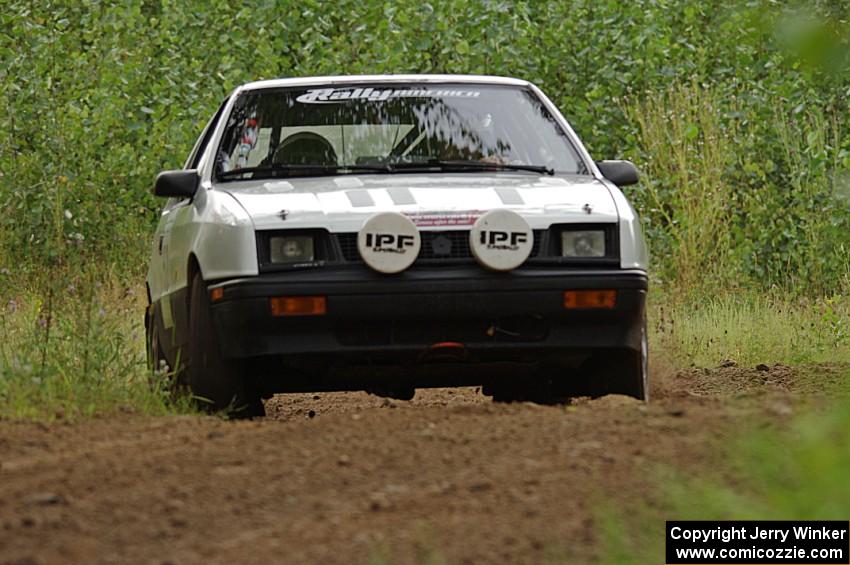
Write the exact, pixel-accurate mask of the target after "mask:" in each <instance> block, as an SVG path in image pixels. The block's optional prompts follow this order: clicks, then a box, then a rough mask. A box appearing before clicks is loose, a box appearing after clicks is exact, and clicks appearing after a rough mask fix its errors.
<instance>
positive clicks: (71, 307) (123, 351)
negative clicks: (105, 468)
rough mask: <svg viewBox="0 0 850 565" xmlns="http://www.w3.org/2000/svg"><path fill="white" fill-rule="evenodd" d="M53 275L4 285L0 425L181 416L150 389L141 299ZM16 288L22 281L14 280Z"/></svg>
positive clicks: (129, 291)
mask: <svg viewBox="0 0 850 565" xmlns="http://www.w3.org/2000/svg"><path fill="white" fill-rule="evenodd" d="M72 280H73V279H72V277H68V276H64V277H63V276H58V277H55V278H53V279H51V280H50V281H45V282H42V283H40V284H37V285H34V286H33V287H32V288H25V289H23V290H22V289H21V288H20V287H21V285H19V284H14V285H13V284H12V282H11V281H8V280H3V281H0V284H2V286H3V287H4V288H3V290H4V295H6V296H11V298H9V299H8V301H7V302H6V303H4V304H3V305H2V308H0V419H2V418H27V419H30V418H31V419H52V418H66V419H68V418H75V417H79V416H90V415H93V414H100V413H109V412H115V411H116V410H132V411H136V412H146V413H154V414H156V413H165V412H169V411H173V410H175V409H176V410H185V409H187V407H188V401H187V400H185V399H182V400H181V402H178V403H177V404H176V405H175V404H171V403H170V402H169V398H170V397H169V393H168V391H167V390H164V389H163V390H158V388H157V387H155V386H154V387H152V386H150V379H151V378H152V377H151V375H150V374H149V372H148V370H147V369H146V367H145V357H144V336H143V332H144V329H143V328H141V327H140V325H141V324H138V320H137V319H138V312H140V311H141V310H142V304H143V297H141V296H139V295H138V293H137V292H135V291H134V290H133V289H121V288H118V287H112V286H103V285H101V284H99V283H97V282H95V281H92V280H86V281H84V282H80V281H77V282H71V281H72ZM16 282H19V281H16Z"/></svg>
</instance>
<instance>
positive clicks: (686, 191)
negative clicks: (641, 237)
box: [628, 84, 735, 288]
mask: <svg viewBox="0 0 850 565" xmlns="http://www.w3.org/2000/svg"><path fill="white" fill-rule="evenodd" d="M719 108H720V105H719V103H718V100H717V95H716V94H715V93H714V92H713V91H711V90H707V89H704V88H702V87H700V86H699V85H697V84H682V85H677V86H674V87H672V88H670V89H669V90H667V91H666V92H661V93H656V94H650V95H649V96H648V97H647V98H646V99H645V100H644V101H641V102H639V103H637V104H636V105H634V106H632V107H630V108H628V115H629V118H630V119H631V120H632V122H634V123H636V124H637V125H638V126H639V140H640V143H641V146H642V149H643V151H644V152H645V155H646V158H645V160H644V161H643V163H642V165H643V174H644V182H643V185H644V187H645V189H646V194H647V197H648V198H647V199H646V204H648V210H646V211H647V212H648V218H649V219H652V220H653V221H654V222H656V223H657V224H658V226H659V229H658V230H656V231H655V232H654V233H655V235H661V234H662V233H663V235H665V236H666V237H667V238H668V241H666V242H665V243H666V245H665V246H663V247H660V248H659V249H658V251H660V252H661V253H662V254H663V255H661V258H660V260H656V264H660V265H663V266H664V267H665V268H666V269H667V270H668V272H669V273H674V276H675V284H676V286H679V287H681V288H693V287H694V286H697V285H700V286H701V285H702V284H703V283H704V282H705V281H706V280H716V279H717V278H723V276H724V275H725V273H726V271H727V270H728V268H729V248H730V242H731V237H730V235H731V234H730V230H729V224H730V222H731V219H732V213H731V212H732V211H731V207H730V196H731V194H732V187H731V186H730V185H729V183H728V182H727V179H726V178H725V176H724V174H725V172H726V169H727V167H728V166H729V165H730V164H731V163H732V162H733V160H734V152H735V147H734V146H733V145H732V144H730V143H729V142H728V141H729V139H730V138H734V137H735V132H734V131H732V132H730V131H726V128H725V125H724V123H723V122H722V121H721V120H720V119H719V116H718V112H719Z"/></svg>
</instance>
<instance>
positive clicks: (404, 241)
mask: <svg viewBox="0 0 850 565" xmlns="http://www.w3.org/2000/svg"><path fill="white" fill-rule="evenodd" d="M414 240H415V238H414V237H413V236H412V235H406V234H394V233H366V247H369V248H371V249H372V251H375V252H377V253H407V249H406V248H407V247H413V242H414Z"/></svg>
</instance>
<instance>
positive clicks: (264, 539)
mask: <svg viewBox="0 0 850 565" xmlns="http://www.w3.org/2000/svg"><path fill="white" fill-rule="evenodd" d="M816 370H817V371H818V372H819V373H821V374H822V377H819V378H822V379H824V380H830V379H832V380H835V379H837V378H839V377H838V372H837V371H833V370H830V369H829V368H818V369H816ZM656 373H658V371H656ZM797 375H798V373H797V372H795V371H792V370H791V369H788V368H785V367H770V368H768V367H761V370H758V369H741V368H736V367H729V368H720V369H714V370H710V371H707V370H692V371H685V372H679V373H675V374H672V373H671V374H669V375H666V376H662V377H661V378H657V377H658V376H659V375H656V386H655V391H654V393H655V398H654V400H653V402H652V403H651V404H650V405H648V406H647V405H643V404H640V403H638V402H636V401H633V400H631V399H628V398H624V397H606V398H602V399H597V400H593V401H590V400H579V401H577V402H575V403H574V404H573V405H571V406H538V405H534V404H525V403H523V404H512V405H501V404H493V403H491V402H490V401H489V399H487V398H486V397H484V396H482V395H481V394H480V393H478V392H477V391H475V390H474V389H459V390H434V391H419V392H418V393H417V395H416V398H415V399H414V400H413V401H411V402H400V401H389V400H384V399H381V398H377V397H373V396H368V395H366V394H362V393H346V394H322V395H292V396H278V397H276V398H274V399H272V400H271V401H269V403H268V406H267V410H268V413H269V415H268V417H267V418H266V419H264V420H262V421H251V422H225V421H222V420H219V419H217V418H213V417H168V418H149V417H141V416H135V415H131V414H128V415H121V416H112V417H108V418H101V419H93V420H88V421H82V422H77V423H62V422H59V423H54V424H32V423H15V422H0V563H152V564H153V563H161V564H164V563H370V562H371V563H433V562H442V560H444V561H446V562H449V563H484V562H487V563H489V562H499V563H504V562H508V563H541V562H542V563H546V562H551V563H558V562H564V561H565V560H570V561H575V560H578V561H579V562H581V561H585V560H587V559H589V558H590V557H592V556H593V555H594V551H595V550H594V547H595V546H594V544H595V543H596V542H597V540H598V530H597V523H596V518H597V513H596V509H597V508H598V505H599V501H600V500H608V501H609V503H610V504H611V505H612V508H616V507H617V506H618V505H620V504H629V503H632V502H635V501H637V500H640V499H642V498H649V499H652V498H653V497H654V496H656V495H657V489H658V482H657V480H654V479H653V473H654V470H655V469H657V467H658V466H659V465H664V466H668V467H676V468H680V469H684V470H689V469H690V470H695V471H698V472H700V473H701V474H702V475H703V476H709V475H710V474H711V473H712V472H714V471H713V469H717V468H718V466H717V465H716V464H715V463H716V460H717V449H718V444H719V443H721V442H727V441H728V440H729V439H731V438H732V437H733V436H735V434H737V433H739V430H740V427H741V426H740V424H741V422H742V421H743V419H744V418H746V417H749V416H752V415H758V416H766V417H768V418H771V417H773V418H775V419H776V420H779V419H787V418H788V416H789V415H790V414H791V413H793V412H794V411H795V410H796V409H797V406H798V402H799V401H798V399H799V398H801V397H803V398H805V397H806V395H807V394H809V393H811V392H812V389H816V388H818V387H817V386H815V387H812V386H810V385H808V384H806V383H807V382H809V381H808V380H806V383H804V382H803V379H800V378H798V377H797ZM658 381H660V382H658Z"/></svg>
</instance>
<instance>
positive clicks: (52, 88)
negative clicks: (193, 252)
mask: <svg viewBox="0 0 850 565" xmlns="http://www.w3.org/2000/svg"><path fill="white" fill-rule="evenodd" d="M803 9H804V12H803V13H804V14H805V16H806V17H802V16H801V12H800V11H799V10H797V9H796V8H794V6H793V5H791V4H788V5H786V6H784V7H777V5H776V3H775V2H772V1H770V0H752V1H746V2H744V1H742V0H727V1H726V2H723V3H722V5H718V4H712V3H700V2H694V1H693V0H635V1H634V2H627V3H623V2H614V1H603V2H600V1H596V0H593V1H591V0H572V1H569V2H560V1H558V2H555V1H546V2H543V1H541V2H527V1H525V2H523V1H508V0H480V1H476V2H469V1H467V0H463V1H461V0H447V1H445V2H430V3H429V2H407V1H405V2H381V1H377V0H339V1H337V2H334V3H332V4H329V3H323V2H319V1H317V0H304V1H300V2H292V1H285V0H279V1H277V2H275V1H263V2H254V3H250V4H240V3H233V2H224V1H223V0H213V1H211V2H202V3H201V2H198V3H192V4H189V5H187V4H186V3H181V2H172V1H169V0H128V1H126V2H117V1H110V2H100V1H94V0H84V1H78V0H75V1H73V2H70V1H68V0H65V1H47V0H42V1H41V2H30V1H22V0H10V1H8V2H6V3H5V4H4V10H3V13H2V15H0V86H1V87H2V91H1V92H0V97H2V104H3V106H4V107H5V108H6V109H7V110H6V112H4V113H3V114H2V115H0V132H2V133H0V179H2V182H0V203H2V205H3V206H4V209H5V210H6V214H4V216H3V217H2V218H0V230H2V231H0V252H2V255H0V261H2V262H3V263H4V265H5V266H7V267H9V266H11V265H15V266H16V267H24V268H29V269H38V268H40V267H41V266H42V265H44V264H45V262H46V261H49V262H51V263H54V264H57V263H59V264H61V263H65V264H71V265H81V264H84V263H86V262H87V261H90V260H91V259H93V258H97V260H98V261H100V262H104V261H105V262H107V263H109V264H111V265H115V266H116V267H117V268H116V271H117V272H123V273H126V274H128V275H132V276H138V274H139V273H140V272H141V271H142V270H143V268H144V262H145V255H146V251H147V247H146V242H147V241H148V238H149V237H148V236H149V233H150V229H151V226H152V225H153V224H154V222H155V220H156V215H157V214H156V211H157V210H158V208H159V203H158V202H156V201H155V200H154V199H153V197H152V196H151V195H150V194H149V189H150V186H151V184H152V179H153V178H154V175H155V174H156V173H157V172H158V171H159V170H161V169H165V168H170V167H179V166H180V165H181V164H182V162H183V160H184V159H185V157H186V155H187V153H188V152H189V149H190V148H191V146H192V144H193V142H194V140H195V138H196V136H197V135H198V133H199V132H200V130H201V129H202V127H203V124H204V123H205V121H206V120H207V119H208V117H209V116H210V115H212V113H213V111H214V110H215V108H216V107H217V106H218V104H219V103H220V101H221V100H222V99H223V97H224V96H225V95H226V94H227V92H228V91H229V90H230V89H232V88H233V87H234V86H236V85H238V84H240V83H242V82H245V81H248V80H253V79H261V78H271V77H281V76H301V75H313V74H349V73H385V72H397V73H398V72H457V73H490V74H500V75H513V76H520V77H524V78H527V79H529V80H532V81H534V82H536V83H537V84H539V85H540V86H541V87H542V88H543V89H544V90H545V91H546V92H547V93H548V94H549V95H550V97H551V98H552V99H553V100H554V101H555V102H556V104H558V105H559V107H561V108H562V110H563V111H564V113H565V114H566V115H567V117H568V118H569V119H570V120H571V121H572V123H573V124H574V126H575V128H576V130H577V131H578V132H579V134H580V135H581V136H582V137H583V139H584V140H585V142H586V143H587V145H588V147H589V148H590V149H591V151H592V152H593V153H594V154H595V155H597V156H598V157H600V158H602V157H614V156H618V155H627V156H632V157H634V158H636V160H638V161H639V164H640V165H641V166H644V167H645V168H647V169H648V170H650V171H652V172H653V173H660V172H665V173H668V175H663V176H660V177H659V176H653V178H652V181H651V182H653V183H661V184H658V185H650V187H651V186H657V187H658V193H657V194H656V195H657V196H659V195H660V196H661V197H662V201H661V202H658V201H657V200H656V199H654V198H649V197H646V196H647V195H646V194H645V193H646V191H647V190H648V187H644V188H643V189H640V188H638V189H637V190H635V191H634V194H635V198H636V200H637V202H638V203H639V204H640V208H641V212H642V213H643V214H644V217H645V218H646V221H647V226H648V228H649V233H650V234H651V236H652V238H653V241H652V244H653V248H654V249H655V250H656V254H655V256H656V264H657V266H659V267H660V268H661V270H665V269H666V270H667V271H668V273H670V272H673V273H675V272H676V269H678V268H679V267H680V266H681V265H680V263H681V261H680V259H681V257H678V258H677V253H679V252H680V251H682V253H683V257H685V263H688V264H690V265H691V267H689V268H691V269H698V268H699V262H698V261H697V263H694V262H693V257H694V252H695V250H694V249H693V248H687V247H686V248H683V250H682V249H680V248H679V247H678V246H679V245H680V242H679V239H678V237H677V234H676V233H675V228H673V229H671V225H674V224H670V223H669V222H668V220H669V218H667V216H666V215H665V210H666V212H667V213H670V212H671V211H672V214H673V216H675V215H676V214H677V213H678V210H677V209H676V206H675V205H676V201H675V199H676V196H675V194H674V192H673V191H672V190H671V189H672V188H673V187H675V186H677V185H676V184H675V183H676V182H679V180H682V179H685V178H690V179H692V178H693V174H702V173H706V172H707V173H709V174H710V175H711V178H712V179H716V178H720V179H722V181H723V190H724V191H726V192H723V193H722V198H720V196H718V203H719V204H721V205H722V203H723V202H724V200H723V198H726V196H727V195H728V191H729V190H732V191H733V192H734V193H735V195H734V197H733V198H731V199H730V201H729V202H728V203H727V207H728V209H725V210H719V211H718V213H719V214H720V215H721V217H722V218H723V219H724V221H725V220H726V219H727V218H728V219H729V222H730V223H729V225H727V224H724V223H721V224H718V225H717V227H718V229H719V230H723V231H724V233H718V234H717V235H718V236H719V237H720V238H721V239H723V240H725V241H728V244H729V246H728V250H726V251H728V253H727V255H728V257H726V259H728V260H729V261H730V262H729V263H728V265H730V266H733V267H735V269H734V270H735V273H734V274H735V276H737V275H738V274H744V275H747V276H748V277H749V278H750V279H751V280H753V281H755V282H758V283H762V284H764V285H771V284H784V285H786V286H791V284H796V285H800V284H803V285H808V286H812V287H813V288H816V289H818V290H820V289H829V288H836V287H837V285H839V283H840V282H841V278H842V277H843V275H844V272H843V271H844V269H843V263H840V261H839V260H840V259H841V258H843V255H842V253H843V249H847V245H846V244H845V246H844V248H840V245H841V244H842V243H846V241H845V240H846V237H844V236H843V234H844V233H846V232H847V230H846V229H845V228H846V226H845V223H844V222H845V220H844V219H843V218H842V217H841V214H840V213H839V212H841V213H843V212H845V206H844V205H843V204H841V205H839V204H838V203H836V200H835V198H834V196H835V194H836V193H837V192H838V190H837V187H838V186H839V184H840V183H838V180H839V179H843V180H841V182H842V183H843V184H840V186H843V187H844V189H845V191H846V188H847V181H846V177H842V176H840V174H839V173H838V172H837V171H841V170H844V171H846V170H847V169H848V168H850V136H848V134H847V132H846V131H840V129H841V128H839V127H838V125H840V124H839V122H838V120H839V118H840V117H841V116H842V112H846V108H847V103H848V100H850V87H848V84H847V82H846V72H847V69H848V64H847V58H848V57H847V56H846V53H847V52H848V51H850V50H848V49H847V41H848V39H847V38H848V37H850V34H848V33H847V28H848V24H847V13H848V8H847V6H846V4H845V3H836V2H827V1H826V0H823V1H818V2H808V3H806V5H805V6H803ZM683 84H684V85H688V86H686V87H680V86H676V85H683ZM677 89H678V90H677ZM682 89H685V90H682ZM701 89H708V92H709V94H707V95H706V97H707V98H701V99H702V100H703V102H704V101H705V99H708V100H710V101H711V106H710V107H705V106H704V105H703V106H700V108H701V110H700V111H701V112H702V113H701V114H700V115H699V120H700V121H699V123H696V122H693V123H692V122H687V123H686V122H682V121H681V120H680V121H679V122H674V124H675V125H676V126H677V127H678V126H682V127H681V128H680V129H673V130H671V131H668V132H666V135H667V138H668V139H669V144H670V145H671V146H672V147H678V146H679V145H685V146H688V147H690V148H689V149H687V150H686V152H689V156H688V158H689V165H692V169H693V171H692V174H691V175H690V176H687V175H685V176H682V175H684V172H683V171H679V172H676V170H671V169H669V168H668V169H666V170H665V169H658V168H654V164H653V162H652V161H651V159H652V157H653V155H657V154H658V149H657V148H655V149H653V147H652V142H653V141H652V139H651V137H652V136H655V138H656V140H660V139H662V136H661V134H660V133H659V132H657V131H647V130H646V129H644V130H643V131H641V127H640V119H638V115H637V114H638V113H640V112H643V111H644V110H646V108H647V105H653V104H658V103H662V102H663V101H664V100H665V96H668V97H669V96H670V94H669V93H675V92H678V93H679V96H681V95H682V94H683V93H686V92H692V93H695V95H697V96H702V95H700V94H698V93H699V92H700V90H701ZM664 93H668V94H664ZM695 108H696V106H695ZM668 110H669V109H668ZM706 112H708V113H706ZM710 112H714V114H713V115H712V114H711V113H710ZM656 117H657V116H656ZM674 117H675V116H674ZM712 117H714V118H716V119H717V123H711V120H712ZM777 117H779V118H778V119H777ZM650 118H652V116H648V117H647V120H649V119H650ZM650 123H651V122H649V121H647V124H645V125H648V124H650ZM778 124H785V127H786V129H785V130H781V129H780V130H777V125H778ZM660 126H661V124H660V123H656V124H655V125H654V126H653V127H656V128H657V127H660ZM707 128H713V130H712V131H715V132H719V133H722V134H723V135H724V138H723V140H722V141H724V142H725V143H726V147H724V148H722V152H723V162H722V163H711V162H709V161H706V162H700V159H702V158H703V155H702V153H700V149H699V147H698V145H699V143H700V142H701V140H702V139H703V138H704V136H705V132H706V131H707ZM812 128H814V129H812ZM783 131H785V133H787V134H788V135H783ZM800 132H804V133H805V135H804V136H803V137H799V133H800ZM810 135H811V136H813V137H811V138H810ZM795 143H796V146H795V145H794V144H795ZM705 157H706V159H708V160H710V158H711V156H709V155H706V156H705ZM715 165H717V166H720V165H722V166H723V167H724V169H723V170H722V171H714V170H713V169H711V167H714V166H715ZM669 175H672V177H676V176H677V175H678V176H679V177H680V178H679V179H678V180H675V181H674V180H671V179H670V178H669ZM700 178H701V179H702V180H701V181H700V184H699V186H701V187H705V186H706V183H707V182H709V181H708V180H706V179H705V178H703V177H700ZM711 182H714V180H712V181H711ZM664 183H667V184H666V185H665V184H664ZM837 183H838V184H837ZM718 186H719V185H718ZM738 208H740V209H746V211H747V214H749V215H748V216H747V217H742V216H741V214H737V213H736V209H738ZM824 210H826V214H824V213H823V212H824ZM673 221H674V222H675V221H676V218H675V217H673ZM689 229H690V227H686V228H685V231H686V232H687V230H689ZM703 230H704V227H696V228H694V230H692V231H693V233H701V232H702V231H703ZM727 231H728V233H726V232H727ZM836 236H838V237H836ZM700 237H706V236H705V234H704V233H703V234H702V235H701V236H700ZM695 241H696V244H697V245H701V244H700V243H699V241H700V240H699V239H697V240H695ZM800 241H803V242H804V245H803V246H802V247H803V248H804V249H803V251H804V253H800V249H799V242H800ZM836 242H838V243H837V244H836ZM694 244H695V243H694V241H690V242H689V243H688V245H690V246H693V245H694ZM696 251H697V252H698V251H699V250H698V249H697V250H696ZM724 252H725V251H724ZM698 254H699V253H698ZM801 257H804V259H803V258H801ZM804 267H805V268H804ZM801 268H804V269H803V270H801ZM693 276H694V273H690V274H689V275H688V277H689V278H692V277H693ZM667 278H668V279H669V278H671V276H668V277H667Z"/></svg>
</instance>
